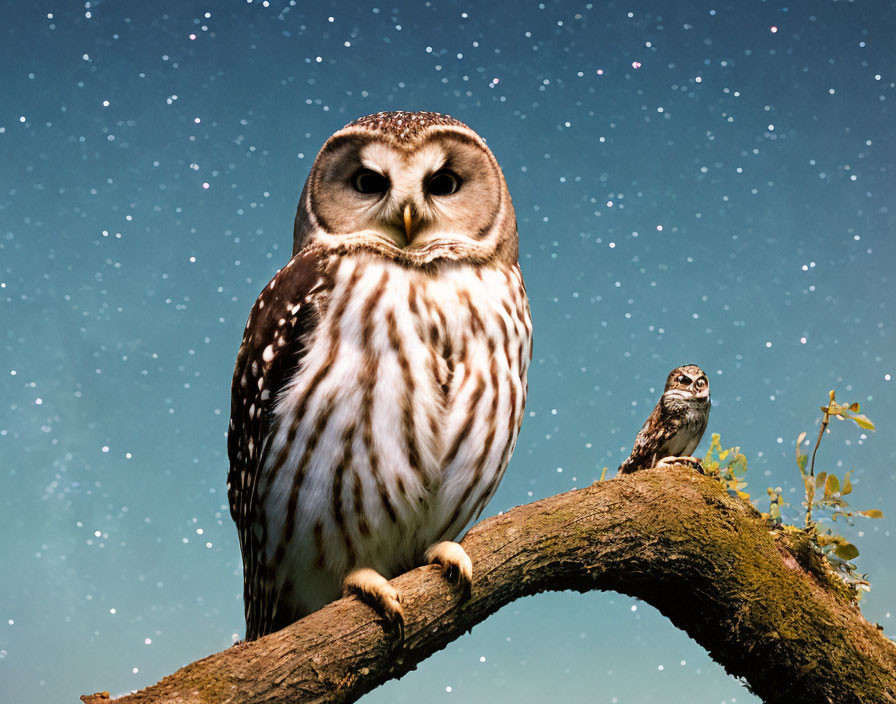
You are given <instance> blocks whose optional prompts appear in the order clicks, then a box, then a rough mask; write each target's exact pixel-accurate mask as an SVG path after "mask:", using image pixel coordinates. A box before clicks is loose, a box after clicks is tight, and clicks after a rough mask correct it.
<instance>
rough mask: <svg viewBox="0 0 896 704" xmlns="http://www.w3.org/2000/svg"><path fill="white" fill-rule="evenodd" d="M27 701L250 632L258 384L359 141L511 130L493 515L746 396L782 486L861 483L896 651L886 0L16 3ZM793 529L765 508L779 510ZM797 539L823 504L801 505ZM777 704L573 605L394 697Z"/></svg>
mask: <svg viewBox="0 0 896 704" xmlns="http://www.w3.org/2000/svg"><path fill="white" fill-rule="evenodd" d="M0 7H2V18H3V19H2V22H0V36H2V41H0V94H2V96H3V98H2V100H0V163H2V164H3V167H2V169H0V320H2V326H0V514H2V527H3V530H2V532H0V555H2V558H3V565H4V567H3V572H2V574H3V589H2V596H0V699H4V700H12V699H13V698H14V697H15V696H17V695H19V694H20V693H21V692H23V691H27V692H28V693H29V698H30V700H31V701H35V702H59V701H72V700H74V699H76V697H77V696H78V695H80V694H82V693H85V692H93V691H97V690H103V689H109V690H111V691H112V692H113V693H121V692H124V691H127V690H129V689H134V688H139V687H143V686H146V685H148V684H151V683H153V682H155V681H157V680H158V679H159V678H160V677H162V676H164V675H166V674H169V673H170V672H171V671H173V670H175V669H177V668H178V667H180V666H181V665H183V664H185V663H187V662H190V661H192V660H195V659H197V658H199V657H202V656H204V655H207V654H208V653H211V652H213V651H217V650H220V649H223V648H225V647H227V646H228V645H229V644H230V643H231V642H232V640H233V639H234V637H238V636H239V635H241V634H242V632H243V617H242V604H241V567H240V561H239V549H238V545H237V538H236V531H235V529H234V527H233V525H232V523H231V520H230V517H229V514H228V510H227V507H226V496H225V493H226V491H225V477H226V471H227V459H226V454H225V432H226V427H227V417H228V413H229V384H230V376H231V373H232V369H233V362H234V359H235V356H236V350H237V346H238V344H239V340H240V336H241V332H242V329H243V325H244V323H245V320H246V317H247V315H248V312H249V309H250V307H251V305H252V303H253V301H254V299H255V297H256V295H257V294H258V292H259V290H260V289H261V288H262V287H263V286H264V284H265V283H266V282H267V280H268V279H269V278H270V277H271V276H272V275H273V273H274V272H275V271H276V270H277V269H278V268H279V267H280V266H282V265H283V264H284V263H285V262H286V261H287V260H288V258H289V253H290V249H291V232H292V220H293V215H294V212H295V205H296V201H297V198H298V194H299V191H300V189H301V187H302V184H303V182H304V179H305V177H306V175H307V172H308V169H309V167H310V165H311V163H312V161H313V160H314V157H315V155H316V153H317V151H318V149H319V148H320V146H321V145H322V143H323V142H324V140H325V139H326V137H327V136H328V135H330V134H331V133H332V132H334V131H335V130H337V129H338V128H340V127H341V126H342V125H344V124H345V123H347V122H349V121H350V120H352V119H354V118H356V117H358V116H360V115H364V114H368V113H372V112H376V111H379V110H387V109H403V110H418V109H425V110H434V111H439V112H445V113H449V114H451V115H453V116H455V117H457V118H459V119H461V120H463V121H465V122H467V123H468V124H469V125H470V126H472V127H473V128H474V129H476V130H477V131H478V132H479V133H480V134H482V135H483V136H484V137H485V138H486V139H487V141H488V142H489V145H490V146H491V148H492V149H493V151H494V153H495V155H496V156H497V158H498V160H499V162H500V163H501V164H502V166H503V169H504V171H505V174H506V176H507V181H508V184H509V187H510V191H511V194H512V196H513V198H514V203H515V206H516V210H517V216H518V220H519V228H520V242H521V262H522V266H523V271H524V275H525V278H526V282H527V285H528V290H529V296H530V299H531V305H532V312H533V317H534V321H535V335H536V344H535V353H534V360H533V366H532V369H531V372H530V378H529V386H530V396H529V406H528V412H527V418H526V421H525V423H524V425H523V430H522V434H521V436H520V441H519V444H518V446H517V450H516V454H515V455H514V458H513V460H512V462H511V466H510V468H509V470H508V472H507V475H506V477H505V479H504V482H503V484H502V485H501V487H500V489H499V491H498V493H497V495H496V496H495V498H494V500H493V501H492V503H491V504H490V505H489V506H488V508H487V509H486V514H493V513H496V512H498V511H500V510H503V509H506V508H509V507H511V506H514V505H517V504H520V503H524V502H527V501H529V500H532V499H534V498H540V497H544V496H549V495H552V494H555V493H558V492H561V491H565V490H568V489H570V488H572V487H575V486H585V485H587V484H589V483H591V482H592V481H593V480H594V479H596V478H597V477H599V476H600V473H601V471H602V469H603V467H604V466H609V467H610V468H611V472H612V471H614V470H615V467H616V466H617V465H618V464H619V462H620V461H621V460H622V459H623V458H624V457H625V456H626V454H627V452H628V450H629V448H630V447H631V442H632V440H633V438H634V436H635V434H636V432H637V430H638V429H639V428H640V426H641V423H642V422H643V420H644V418H646V416H647V414H648V413H649V411H650V409H651V408H652V407H653V405H654V403H655V402H656V400H657V398H658V396H659V393H660V391H661V388H662V384H663V382H664V380H665V377H666V374H667V373H668V371H669V370H670V369H671V368H672V367H674V366H677V365H678V364H682V363H687V362H696V363H698V364H700V365H701V366H702V367H703V368H704V369H705V370H706V371H707V372H708V374H709V377H710V383H711V387H712V397H713V411H712V415H711V417H710V422H709V431H708V433H707V435H706V437H705V438H704V441H703V443H702V444H701V447H700V448H699V453H700V454H702V453H703V452H704V451H705V449H706V447H707V446H708V443H709V433H711V432H718V433H721V435H722V442H723V444H725V445H726V446H727V445H734V444H737V445H740V446H741V447H742V448H743V451H744V453H745V454H746V455H747V457H748V459H749V463H750V470H749V473H748V475H747V481H748V483H749V487H748V491H751V492H752V493H753V495H754V497H756V498H758V499H761V497H764V496H765V489H766V487H768V486H781V487H783V489H784V493H785V496H786V497H787V498H788V499H789V500H791V501H792V502H793V503H798V500H799V494H798V493H797V487H798V485H800V484H801V482H800V479H799V474H798V471H797V468H796V465H795V463H794V461H793V454H794V441H795V438H796V436H797V435H798V434H799V432H800V431H803V430H806V431H809V432H810V434H812V432H813V429H814V428H817V425H818V416H819V415H820V413H819V411H818V406H819V405H820V404H822V403H823V402H825V400H826V398H827V392H828V390H829V389H831V388H835V389H837V391H838V394H839V396H838V397H839V398H840V399H841V400H844V401H859V402H861V403H862V406H863V411H865V412H867V414H868V415H869V416H870V417H871V418H872V419H873V420H874V421H875V422H876V423H877V425H878V428H879V430H878V432H877V433H870V432H867V433H866V432H863V431H861V430H859V429H858V428H856V427H854V426H849V427H847V425H845V424H837V425H835V427H834V432H833V434H832V435H831V436H829V437H828V438H827V439H826V440H825V442H824V444H823V446H822V449H821V452H820V455H819V469H832V470H836V471H839V472H843V471H846V470H848V469H854V470H855V472H854V474H853V480H854V483H855V491H854V494H853V496H854V503H855V504H856V505H857V506H859V508H880V509H883V511H884V513H885V514H886V515H885V518H884V519H882V520H878V521H865V522H864V523H862V524H859V525H857V526H856V527H855V528H853V529H849V532H848V535H849V536H850V537H852V538H854V539H855V541H856V542H857V543H858V545H859V547H860V549H861V550H862V556H861V557H860V558H859V560H858V564H859V567H860V569H861V570H862V571H867V572H868V573H869V574H870V579H871V582H872V585H873V588H872V591H871V593H870V595H868V596H867V597H866V599H865V600H864V601H863V610H864V613H865V614H866V616H867V617H868V618H869V619H870V620H872V621H878V622H880V623H881V624H882V625H883V626H884V627H885V629H886V631H887V633H888V634H890V635H891V636H893V635H896V629H894V621H896V619H894V618H892V617H891V612H892V610H893V609H894V608H896V566H894V563H893V562H892V554H893V547H892V546H893V538H892V532H893V530H894V526H896V523H894V521H896V469H894V467H896V462H894V460H896V451H894V447H893V445H892V444H891V443H889V442H888V441H887V438H888V437H892V435H893V432H894V430H896V391H894V387H896V382H894V380H893V377H894V376H896V359H894V356H896V355H894V349H896V337H894V329H893V327H894V322H896V321H894V305H896V295H894V294H896V290H894V289H896V287H894V273H893V270H894V264H896V239H894V215H893V207H894V203H896V200H894V196H896V187H894V186H896V182H894V175H893V165H894V159H893V156H894V146H896V144H894V142H896V131H894V129H893V125H894V124H896V115H894V110H893V100H894V99H896V92H894V81H896V70H894V69H896V65H894V64H896V11H894V6H893V5H892V3H889V2H886V1H880V2H875V1H873V0H867V1H866V0H862V1H859V2H830V1H829V0H819V1H818V2H795V3H793V4H792V5H783V4H781V3H780V2H771V1H770V2H757V1H755V0H751V1H750V2H735V1H734V0H727V1H722V2H713V3H708V4H707V3H702V2H693V3H682V2H677V1H674V0H669V1H668V2H653V1H645V2H641V3H619V2H596V1H595V2H593V3H585V2H544V3H538V2H533V1H532V0H526V1H525V2H495V3H488V4H485V3H474V2H447V1H442V0H433V1H432V2H398V0H390V2H388V3H383V4H378V2H377V0H374V1H373V2H366V3H357V2H333V1H332V0H317V1H316V2H313V3H312V2H296V1H295V0H293V1H289V0H270V2H259V1H258V0H251V1H249V2H236V1H234V2H211V1H210V0H206V1H205V2H196V1H194V0H188V1H185V2H178V3H171V2H163V3H137V2H124V1H122V2H114V1H113V0H106V1H105V2H103V1H102V0H101V1H99V2H87V3H55V4H54V3H49V4H48V3H44V2H29V3H22V2H9V1H8V0H6V1H4V2H2V4H0ZM766 505H767V504H766V503H765V502H762V501H761V500H760V507H765V506H766ZM790 515H791V517H792V519H793V520H796V516H797V512H796V510H794V509H791V514H790ZM422 696H425V697H426V698H427V699H428V700H429V699H432V700H433V701H441V700H443V699H444V700H445V701H450V700H452V699H455V700H458V699H459V700H460V701H465V702H489V703H490V704H493V703H495V702H516V701H544V700H548V699H550V700H554V701H570V702H575V701H585V700H587V701H590V702H600V703H607V704H623V703H637V702H674V701H685V700H686V701H690V702H697V703H698V704H702V703H707V704H715V703H718V702H723V703H725V704H730V703H734V702H738V703H743V702H756V701H758V700H757V699H756V698H755V697H754V696H753V695H751V694H750V693H749V692H748V691H747V690H746V689H745V688H744V687H743V686H742V684H740V683H739V682H737V681H736V680H734V679H732V678H730V677H729V676H728V675H726V674H725V673H724V671H723V670H722V668H721V667H719V666H718V665H716V664H714V663H713V662H712V661H711V660H710V659H709V658H708V656H707V655H706V654H705V653H704V652H703V651H702V649H701V648H700V647H699V646H697V645H696V644H695V643H694V642H693V641H691V640H690V639H689V638H688V637H687V636H686V635H685V634H684V633H683V632H681V631H679V630H677V629H676V628H674V627H673V626H672V625H671V624H669V623H668V622H667V621H666V620H665V619H664V618H663V617H662V616H660V615H659V614H658V613H657V612H656V611H654V610H653V609H652V608H651V607H649V606H647V605H645V604H643V603H641V602H638V601H637V600H634V599H631V598H629V597H625V596H621V595H619V594H613V593H593V594H588V595H578V594H570V593H561V594H544V595H540V596H538V597H533V598H528V599H525V600H522V601H519V602H516V603H514V604H511V605H510V606H509V607H507V608H505V609H504V610H502V611H501V612H500V613H498V614H497V615H495V616H494V617H492V618H491V619H489V620H488V621H487V622H485V623H483V624H482V625H480V626H477V627H476V628H475V629H474V630H473V632H472V634H470V635H467V636H464V637H463V638H461V639H460V640H458V641H457V642H455V643H454V644H452V645H451V646H450V647H449V648H448V649H447V650H445V651H443V652H440V653H438V654H437V655H435V656H434V657H433V658H431V659H430V660H428V661H426V662H425V663H423V664H422V665H421V666H420V667H419V669H418V670H417V671H415V672H413V673H411V674H409V675H408V676H407V677H405V678H404V680H402V681H399V682H392V683H389V684H387V685H385V686H383V687H381V688H380V689H378V690H376V691H375V692H373V693H372V694H370V695H369V696H368V697H367V698H366V699H365V701H367V702H371V703H376V702H383V703H385V702H414V701H419V700H420V698H421V697H422Z"/></svg>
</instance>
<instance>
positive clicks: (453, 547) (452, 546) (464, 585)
mask: <svg viewBox="0 0 896 704" xmlns="http://www.w3.org/2000/svg"><path fill="white" fill-rule="evenodd" d="M425 557H426V561H427V562H428V563H429V564H431V565H432V564H439V565H441V566H442V569H443V570H444V571H445V576H446V577H447V578H448V581H450V582H451V583H452V584H454V585H455V586H457V587H459V588H460V589H461V590H462V591H463V593H464V594H468V593H469V591H470V586H471V585H472V583H473V561H472V560H471V559H470V556H469V555H467V552H466V550H464V549H463V548H462V547H461V546H460V545H458V544H457V543H452V542H451V541H450V540H445V541H443V542H441V543H436V544H435V545H432V546H430V547H429V549H427V551H426V555H425Z"/></svg>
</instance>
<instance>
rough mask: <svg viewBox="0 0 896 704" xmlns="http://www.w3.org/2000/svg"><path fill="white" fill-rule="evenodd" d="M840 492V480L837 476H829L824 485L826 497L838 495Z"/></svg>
mask: <svg viewBox="0 0 896 704" xmlns="http://www.w3.org/2000/svg"><path fill="white" fill-rule="evenodd" d="M838 491H840V480H839V479H837V475H835V474H829V475H828V479H827V481H826V482H825V484H824V495H825V496H826V497H827V496H831V495H832V494H836V493H837V492H838Z"/></svg>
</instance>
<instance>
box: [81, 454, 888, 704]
mask: <svg viewBox="0 0 896 704" xmlns="http://www.w3.org/2000/svg"><path fill="white" fill-rule="evenodd" d="M463 546H464V548H465V549H466V551H467V553H468V554H469V555H470V557H471V558H472V560H473V565H474V580H473V587H472V590H471V593H470V595H469V597H468V598H467V599H465V600H461V599H460V598H459V596H458V595H457V594H456V593H454V592H453V591H452V588H451V587H450V585H449V584H448V582H447V581H446V580H445V579H444V577H443V576H442V574H441V570H440V568H438V567H434V566H427V567H419V568H417V569H415V570H413V571H411V572H408V573H407V574H403V575H401V576H399V577H397V578H396V579H394V580H392V584H393V585H394V586H395V587H396V588H397V589H398V590H399V591H400V592H401V593H402V595H403V599H404V601H403V605H404V612H405V616H406V628H405V641H404V642H403V643H401V644H399V643H397V642H396V638H395V636H394V635H393V634H391V633H388V632H386V631H384V629H383V626H382V624H381V623H380V621H379V620H378V619H377V617H376V615H375V613H374V612H373V611H372V610H371V609H370V608H369V607H367V606H366V605H364V604H362V603H361V602H359V601H358V600H357V599H355V598H349V599H341V600H339V601H337V602H335V603H333V604H330V605H328V606H326V607H324V608H323V609H321V610H320V611H317V612H315V613H313V614H311V615H309V616H307V617H306V618H304V619H302V620H301V621H298V622H297V623H294V624H293V625H291V626H290V627H288V628H285V629H283V630H282V631H279V632H278V633H274V634H271V635H269V636H267V637H265V638H262V639H261V640H258V641H255V642H252V643H243V644H241V645H237V646H234V647H232V648H229V649H228V650H225V651H223V652H220V653H217V654H215V655H211V656H209V657H207V658H205V659H203V660H199V661H198V662H194V663H192V664H190V665H187V666H186V667H184V668H182V669H180V670H178V671H177V672H175V673H174V674H173V675H170V676H169V677H166V678H165V679H163V680H162V681H161V682H159V683H158V684H156V685H153V686H152V687H149V688H147V689H144V690H141V691H140V692H137V693H134V694H130V695H127V696H124V697H121V698H120V699H116V700H115V702H116V704H142V703H145V702H153V704H187V703H190V704H193V703H196V704H198V703H199V702H215V703H216V704H224V703H228V702H233V703H234V704H256V703H257V704H261V703H273V702H278V703H279V704H285V703H289V704H297V703H299V702H303V703H304V702H353V701H355V700H357V699H358V698H359V697H360V696H361V695H363V694H364V693H366V692H368V691H370V690H371V689H373V688H374V687H376V686H377V685H379V684H381V683H383V682H385V681H386V680H389V679H392V678H395V677H401V676H402V675H403V674H405V673H406V672H408V671H409V670H411V669H413V668H414V667H415V666H416V665H417V663H419V662H420V661H422V660H424V659H426V658H427V657H429V656H430V655H432V654H433V653H434V652H436V651H437V650H440V649H442V648H444V647H445V646H446V645H448V643H450V642H451V641H453V640H454V639H455V638H458V637H459V636H460V635H462V634H463V633H465V632H466V631H468V630H469V629H470V628H471V627H472V626H474V625H475V624H477V623H479V622H480V621H482V620H484V619H486V618H488V616H490V615H491V614H493V613H494V612H495V611H497V610H498V609H500V608H501V607H502V606H504V605H506V604H508V603H509V602H511V601H513V600H514V599H518V598H520V597H522V596H527V595H530V594H536V593H538V592H542V591H546V590H564V589H574V590H577V591H580V592H584V591H588V590H591V589H602V590H603V589H606V590H614V591H617V592H621V593H623V594H628V595H630V596H634V597H638V598H640V599H643V600H644V601H646V602H647V603H649V604H652V605H653V606H655V607H656V608H657V609H659V610H660V611H661V612H662V613H663V614H665V615H666V616H667V617H668V618H669V619H670V620H671V621H672V623H674V624H675V625H676V626H678V627H679V628H682V629H684V630H685V631H686V632H687V633H688V634H689V635H690V636H691V637H692V638H694V640H696V641H697V642H698V643H700V644H701V645H702V646H703V647H705V648H706V649H707V650H708V651H709V653H710V655H711V656H712V657H713V658H714V659H715V660H716V661H718V662H719V663H721V664H722V665H723V666H724V667H725V669H726V670H727V671H728V672H729V673H730V674H732V675H735V676H737V677H743V678H744V679H745V680H746V681H747V682H748V684H749V686H750V688H751V689H752V690H753V691H754V692H755V693H756V694H757V695H758V696H760V697H761V698H762V699H763V700H764V701H765V702H768V703H769V704H777V703H778V702H781V703H784V702H795V701H799V702H802V703H803V704H814V703H816V702H817V703H819V704H821V703H825V704H827V703H829V702H837V704H851V703H853V702H855V703H863V704H864V703H868V704H870V703H871V702H873V703H874V704H885V703H890V704H896V675H894V673H896V645H894V643H893V642H892V641H890V640H888V639H887V638H886V637H884V635H883V633H882V632H881V630H880V628H879V627H878V626H876V625H873V624H871V623H869V622H868V621H866V620H865V619H864V618H863V616H862V614H861V613H860V611H859V609H858V607H857V606H855V605H853V604H852V603H851V602H850V600H849V596H848V592H847V590H846V589H845V587H844V585H843V584H842V582H840V580H839V579H838V578H837V577H836V576H835V575H834V574H833V573H832V572H831V571H830V570H829V568H828V567H827V566H826V562H825V560H824V559H823V558H821V557H820V556H819V555H818V554H817V553H816V552H815V551H814V550H813V549H812V548H811V546H810V545H809V544H808V543H807V542H806V541H805V538H804V537H803V536H802V534H801V533H785V532H782V531H779V532H775V533H770V532H769V531H768V530H767V528H766V527H765V524H764V521H763V520H762V518H761V517H760V516H759V514H758V513H757V512H756V511H755V510H754V509H753V508H752V507H751V506H750V505H749V504H747V503H745V502H743V501H740V500H739V499H734V498H731V497H729V496H728V494H727V493H726V492H725V491H724V490H723V489H722V488H721V487H720V486H719V484H718V483H717V482H715V481H714V480H712V479H710V478H707V477H704V476H701V475H699V474H697V473H696V472H694V471H693V470H690V469H686V468H681V467H674V468H671V469H664V470H645V471H641V472H636V473H634V474H632V475H628V476H624V477H619V478H616V479H613V480H611V481H606V482H602V483H600V484H595V485H594V486H591V487H589V488H587V489H582V490H578V491H572V492H569V493H566V494H560V495H558V496H553V497H551V498H548V499H544V500H542V501H537V502H535V503H533V504H528V505H525V506H519V507H517V508H515V509H513V510H511V511H508V512H507V513H505V514H503V515H500V516H495V517H493V518H489V519H486V520H484V521H482V522H481V523H479V524H478V525H476V526H474V527H473V528H472V529H471V530H470V532H469V533H468V534H467V536H466V538H465V539H464V541H463ZM92 696H93V697H94V698H93V699H91V698H89V697H82V699H83V700H84V701H86V702H99V701H108V700H107V699H103V698H97V697H101V695H92ZM106 696H107V697H108V695H106Z"/></svg>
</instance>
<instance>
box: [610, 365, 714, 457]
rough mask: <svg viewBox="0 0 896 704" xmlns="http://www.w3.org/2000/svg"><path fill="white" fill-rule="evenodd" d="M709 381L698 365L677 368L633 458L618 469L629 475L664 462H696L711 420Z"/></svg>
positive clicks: (672, 373) (636, 445)
mask: <svg viewBox="0 0 896 704" xmlns="http://www.w3.org/2000/svg"><path fill="white" fill-rule="evenodd" d="M709 409H710V400H709V381H708V380H707V378H706V374H704V373H703V370H702V369H700V367H698V366H697V365H696V364H688V365H685V366H682V367H676V368H675V369H673V370H672V371H671V372H669V376H668V378H667V379H666V387H665V389H664V390H663V395H662V396H661V397H660V400H659V402H658V403H657V404H656V407H655V408H654V409H653V411H652V412H651V414H650V416H649V417H648V418H647V421H646V422H645V423H644V425H643V427H642V428H641V431H640V432H639V433H638V436H637V438H635V444H634V447H633V448H632V452H631V455H630V456H629V457H628V458H627V459H626V460H625V462H623V463H622V464H621V465H620V466H619V472H620V473H622V474H630V473H631V472H635V471H637V470H639V469H647V468H649V467H656V466H657V465H658V463H659V464H662V461H663V460H669V461H671V460H675V459H678V460H684V461H687V462H688V463H694V462H696V461H697V460H695V459H694V458H693V457H690V456H689V455H690V454H691V453H692V452H693V451H694V450H695V449H696V448H697V445H698V444H700V438H702V437H703V432H704V431H705V430H706V423H707V421H708V419H709Z"/></svg>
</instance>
